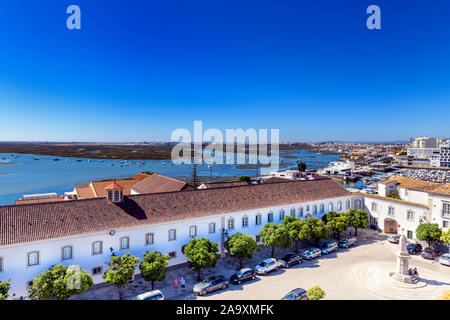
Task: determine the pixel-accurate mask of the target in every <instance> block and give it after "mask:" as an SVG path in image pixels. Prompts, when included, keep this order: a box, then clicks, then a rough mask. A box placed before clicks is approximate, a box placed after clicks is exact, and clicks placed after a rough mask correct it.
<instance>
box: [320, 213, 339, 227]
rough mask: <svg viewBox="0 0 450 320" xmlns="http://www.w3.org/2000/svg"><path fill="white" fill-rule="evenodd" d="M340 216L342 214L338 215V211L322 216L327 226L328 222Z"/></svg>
mask: <svg viewBox="0 0 450 320" xmlns="http://www.w3.org/2000/svg"><path fill="white" fill-rule="evenodd" d="M339 215H340V213H337V212H336V211H329V212H328V213H327V214H324V215H323V216H322V221H323V223H324V224H327V223H328V222H330V221H331V220H333V219H334V218H336V217H338V216H339Z"/></svg>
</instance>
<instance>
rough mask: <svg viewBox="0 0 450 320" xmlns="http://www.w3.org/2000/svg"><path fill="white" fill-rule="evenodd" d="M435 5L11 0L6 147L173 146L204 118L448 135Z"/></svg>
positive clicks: (3, 104)
mask: <svg viewBox="0 0 450 320" xmlns="http://www.w3.org/2000/svg"><path fill="white" fill-rule="evenodd" d="M430 3H431V2H430V1H425V0H420V1H419V0H407V1H406V0H395V1H392V0H390V1H381V0H370V1H366V0H321V1H312V0H308V1H300V0H292V1H286V0H276V1H275V0H274V1H265V0H257V1H253V0H251V1H250V0H245V1H243V0H226V1H224V0H214V1H211V0H151V1H150V0H149V1H144V0H142V1H137V0H127V1H123V0H120V1H119V0H112V1H96V0H71V1H65V0H58V1H54V0H40V1H35V0H33V1H31V0H29V1H24V0H14V1H13V0H3V1H1V2H0V40H1V41H0V140H53V141H142V140H147V141H161V140H165V141H167V140H169V139H170V134H171V132H172V131H173V130H174V129H176V128H187V129H190V130H192V126H193V121H194V120H203V124H204V127H205V128H212V127H214V128H219V129H221V130H224V129H225V128H244V129H247V128H269V129H270V128H278V129H280V137H281V140H299V141H321V140H348V141H356V140H371V141H386V140H394V139H395V140H397V139H408V138H409V137H411V136H422V135H431V136H441V137H442V136H450V129H449V123H450V58H449V57H450V1H448V0H434V1H432V5H431V4H430ZM70 4H77V5H79V6H80V7H81V16H82V22H81V24H82V29H81V30H76V31H71V30H68V29H67V28H66V18H67V16H68V15H67V14H66V8H67V6H68V5H70ZM371 4H376V5H379V6H380V8H381V19H382V21H381V27H382V29H381V30H368V29H367V28H366V19H367V17H368V15H367V14H366V8H367V7H368V6H369V5H371Z"/></svg>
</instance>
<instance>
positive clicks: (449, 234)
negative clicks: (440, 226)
mask: <svg viewBox="0 0 450 320" xmlns="http://www.w3.org/2000/svg"><path fill="white" fill-rule="evenodd" d="M440 240H441V241H442V242H444V244H446V245H447V246H448V245H450V230H448V231H445V232H442V235H441V238H440Z"/></svg>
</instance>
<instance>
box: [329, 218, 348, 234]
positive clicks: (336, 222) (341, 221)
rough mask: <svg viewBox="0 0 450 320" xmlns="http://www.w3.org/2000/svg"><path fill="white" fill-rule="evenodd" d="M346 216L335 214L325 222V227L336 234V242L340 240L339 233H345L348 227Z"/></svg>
mask: <svg viewBox="0 0 450 320" xmlns="http://www.w3.org/2000/svg"><path fill="white" fill-rule="evenodd" d="M348 220H349V219H348V216H347V215H345V214H337V215H336V216H334V217H333V218H331V219H330V220H329V221H328V222H327V226H328V228H329V229H330V230H333V231H334V232H336V233H337V236H338V240H340V238H341V232H343V231H345V229H347V226H348Z"/></svg>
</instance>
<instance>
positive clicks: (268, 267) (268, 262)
mask: <svg viewBox="0 0 450 320" xmlns="http://www.w3.org/2000/svg"><path fill="white" fill-rule="evenodd" d="M274 270H278V263H277V260H275V259H274V258H268V259H265V260H263V261H261V262H260V263H259V264H258V265H257V266H256V267H255V271H256V273H257V274H267V273H269V272H271V271H274Z"/></svg>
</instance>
